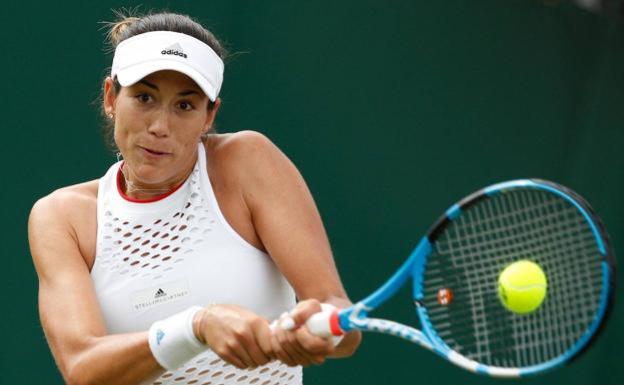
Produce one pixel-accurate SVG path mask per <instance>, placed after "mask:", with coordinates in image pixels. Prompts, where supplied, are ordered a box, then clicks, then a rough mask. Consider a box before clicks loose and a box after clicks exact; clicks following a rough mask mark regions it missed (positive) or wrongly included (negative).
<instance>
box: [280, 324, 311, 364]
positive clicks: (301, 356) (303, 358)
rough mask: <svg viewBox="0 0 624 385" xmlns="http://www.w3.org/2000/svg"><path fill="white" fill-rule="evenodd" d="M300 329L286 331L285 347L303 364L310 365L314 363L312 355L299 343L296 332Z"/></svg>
mask: <svg viewBox="0 0 624 385" xmlns="http://www.w3.org/2000/svg"><path fill="white" fill-rule="evenodd" d="M298 332H299V330H296V331H293V332H289V333H286V342H285V344H284V349H286V351H287V352H288V353H289V354H290V355H291V356H292V357H294V358H295V360H297V362H299V363H300V364H301V365H304V366H308V365H310V364H311V363H312V356H311V355H310V354H309V353H308V352H307V351H306V350H305V349H304V348H303V347H302V346H301V344H299V341H298V340H297V336H296V334H297V333H298Z"/></svg>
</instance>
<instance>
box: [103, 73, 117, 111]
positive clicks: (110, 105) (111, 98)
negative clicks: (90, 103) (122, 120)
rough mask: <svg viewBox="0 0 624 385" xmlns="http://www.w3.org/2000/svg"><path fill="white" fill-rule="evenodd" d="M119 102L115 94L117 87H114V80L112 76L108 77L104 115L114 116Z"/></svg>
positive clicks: (105, 86)
mask: <svg viewBox="0 0 624 385" xmlns="http://www.w3.org/2000/svg"><path fill="white" fill-rule="evenodd" d="M116 100H117V94H116V93H115V86H114V85H113V79H111V77H110V76H107V77H106V79H104V100H103V101H102V103H103V104H104V113H106V115H109V116H110V115H114V114H115V101H116Z"/></svg>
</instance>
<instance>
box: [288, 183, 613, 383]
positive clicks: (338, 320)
mask: <svg viewBox="0 0 624 385" xmlns="http://www.w3.org/2000/svg"><path fill="white" fill-rule="evenodd" d="M518 260H531V261H533V262H535V263H537V264H538V265H539V266H541V267H542V269H543V270H544V272H545V275H546V277H547V280H548V290H547V295H546V298H545V299H544V301H543V303H542V304H541V306H540V307H539V308H538V309H537V310H536V311H534V312H532V313H530V314H517V313H513V312H511V311H509V310H507V309H506V308H505V307H504V306H503V305H502V302H501V301H500V300H499V298H498V275H499V274H500V272H501V271H502V270H503V269H504V268H505V266H507V265H508V264H510V263H512V262H515V261H518ZM408 280H411V281H412V283H413V299H414V304H415V309H416V314H417V316H418V319H419V321H420V326H421V328H420V330H418V329H415V328H413V327H410V326H407V325H403V324H400V323H398V322H394V321H390V320H385V319H378V318H370V317H369V316H368V315H369V313H370V312H372V311H373V310H374V309H376V308H377V307H379V306H380V305H381V304H382V303H383V302H384V301H386V300H387V299H388V298H390V297H391V296H392V295H394V294H395V293H396V292H397V291H398V290H399V288H401V287H402V286H403V284H405V283H406V282H407V281H408ZM614 286H615V257H614V255H613V251H612V249H611V247H610V245H609V238H608V236H607V233H606V231H605V228H604V227H603V225H602V223H601V222H600V219H599V218H598V217H597V216H596V214H595V213H594V211H593V210H592V208H591V207H590V206H589V204H588V203H587V202H586V201H585V200H584V199H583V198H582V197H580V196H579V195H577V194H576V193H574V192H573V191H571V190H569V189H567V188H565V187H563V186H560V185H557V184H555V183H552V182H548V181H544V180H536V179H531V180H529V179H525V180H514V181H510V182H504V183H500V184H495V185H493V186H490V187H487V188H484V189H482V190H479V191H477V192H475V193H473V194H471V195H469V196H467V197H466V198H464V199H462V200H461V201H459V203H456V204H454V205H453V206H451V208H449V209H448V210H447V211H446V212H445V213H444V215H442V216H441V217H440V218H439V219H438V220H437V222H435V223H434V225H433V226H432V227H431V229H430V230H429V232H428V233H427V235H425V236H424V237H423V238H422V239H421V240H420V243H418V246H417V247H416V248H415V250H414V251H413V252H412V254H411V255H410V256H409V257H408V258H407V260H406V261H405V262H404V263H403V265H402V266H401V267H400V268H399V269H398V270H397V271H396V273H394V275H392V277H391V278H390V279H389V280H388V281H387V282H386V283H384V284H383V285H382V286H381V287H380V288H379V289H377V290H376V291H375V292H373V293H372V294H371V295H369V296H368V297H366V298H365V299H363V300H362V301H360V302H358V303H356V304H354V305H353V306H351V307H349V308H346V309H343V310H334V311H323V312H320V313H317V314H314V315H313V316H312V317H310V319H308V321H307V322H306V326H307V327H308V328H309V329H310V331H311V332H312V333H313V334H316V335H319V336H323V337H329V336H332V335H334V336H336V335H341V334H342V333H344V332H348V331H350V330H361V331H364V332H378V333H384V334H390V335H393V336H397V337H401V338H403V339H406V340H408V341H410V342H414V343H416V344H419V345H420V346H423V347H425V348H427V349H429V350H431V351H433V352H435V353H437V354H438V355H440V356H441V357H443V358H446V359H447V360H448V361H450V362H452V363H454V364H455V365H458V366H460V367H462V368H464V369H467V370H469V371H472V372H475V373H479V374H482V375H486V376H492V377H522V376H528V375H533V374H537V373H541V372H545V371H547V370H551V369H553V368H556V367H559V366H562V365H564V364H565V363H567V362H569V361H570V360H571V359H573V358H574V357H577V356H578V355H579V354H580V353H581V352H582V351H584V350H585V349H586V348H587V347H589V346H590V344H591V343H592V341H593V340H594V339H595V337H596V336H597V335H598V333H599V331H600V330H601V326H603V324H604V321H605V320H606V318H607V314H608V313H609V309H610V307H611V305H612V302H613V292H614ZM283 324H284V323H282V325H283Z"/></svg>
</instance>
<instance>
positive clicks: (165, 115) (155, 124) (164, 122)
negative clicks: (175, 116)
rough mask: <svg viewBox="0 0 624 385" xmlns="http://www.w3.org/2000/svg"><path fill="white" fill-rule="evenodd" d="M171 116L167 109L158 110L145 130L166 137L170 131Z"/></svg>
mask: <svg viewBox="0 0 624 385" xmlns="http://www.w3.org/2000/svg"><path fill="white" fill-rule="evenodd" d="M170 124H171V117H170V114H169V111H167V109H166V108H163V109H161V110H159V111H158V113H157V114H156V116H155V118H154V120H152V122H150V124H149V126H148V129H147V131H148V132H149V133H150V134H152V135H154V136H156V137H159V138H166V137H167V136H169V133H170V131H171V126H170Z"/></svg>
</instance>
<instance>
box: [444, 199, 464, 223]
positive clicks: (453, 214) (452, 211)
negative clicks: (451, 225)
mask: <svg viewBox="0 0 624 385" xmlns="http://www.w3.org/2000/svg"><path fill="white" fill-rule="evenodd" d="M459 214H461V207H460V206H459V203H455V204H454V205H453V206H451V208H449V209H448V210H446V216H447V217H448V219H450V220H454V219H455V218H457V217H458V216H459Z"/></svg>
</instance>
